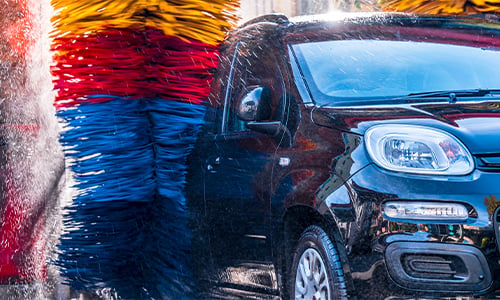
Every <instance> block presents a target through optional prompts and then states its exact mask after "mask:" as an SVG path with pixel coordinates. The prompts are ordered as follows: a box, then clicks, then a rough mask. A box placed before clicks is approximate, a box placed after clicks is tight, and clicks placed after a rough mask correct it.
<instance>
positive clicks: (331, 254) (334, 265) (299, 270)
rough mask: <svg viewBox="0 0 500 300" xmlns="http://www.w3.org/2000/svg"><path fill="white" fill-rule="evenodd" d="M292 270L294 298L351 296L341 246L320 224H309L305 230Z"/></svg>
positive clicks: (319, 299)
mask: <svg viewBox="0 0 500 300" xmlns="http://www.w3.org/2000/svg"><path fill="white" fill-rule="evenodd" d="M289 274H290V277H289V286H290V289H289V291H291V295H290V296H291V299H307V300H330V299H347V288H346V284H345V279H344V273H343V270H342V265H341V263H340V258H339V255H338V252H337V249H336V248H335V245H334V244H333V243H332V241H331V239H330V237H329V236H328V235H327V234H326V232H325V231H324V230H323V229H321V228H320V227H318V226H309V227H308V228H306V230H304V232H303V233H302V235H301V237H300V239H299V242H298V245H297V248H296V250H295V252H294V255H293V262H292V268H291V272H290V273H289Z"/></svg>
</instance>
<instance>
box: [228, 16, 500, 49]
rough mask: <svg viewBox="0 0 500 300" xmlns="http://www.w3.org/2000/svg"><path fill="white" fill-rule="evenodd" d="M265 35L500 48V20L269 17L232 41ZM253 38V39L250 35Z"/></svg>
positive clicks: (244, 27)
mask: <svg viewBox="0 0 500 300" xmlns="http://www.w3.org/2000/svg"><path fill="white" fill-rule="evenodd" d="M256 28H258V30H257V32H260V33H261V34H263V35H265V34H266V33H271V32H274V31H275V30H276V29H278V30H280V31H281V32H282V35H284V36H286V40H287V42H288V43H295V42H297V43H299V42H304V41H311V40H321V39H325V40H326V39H332V38H333V39H364V38H384V35H387V36H386V38H387V39H394V37H396V36H397V37H398V38H397V39H400V38H402V39H410V40H416V41H419V40H428V41H433V40H434V41H444V42H450V43H455V42H453V41H458V42H456V43H458V44H464V45H465V44H469V45H474V46H486V47H490V46H494V47H498V48H500V16H498V15H488V14H482V15H464V16H444V15H417V14H409V13H388V12H361V13H331V14H321V15H307V16H298V17H293V18H287V17H286V16H285V15H283V14H268V15H262V16H259V17H257V18H254V19H251V20H249V21H247V22H245V23H243V24H242V25H241V26H239V27H238V29H237V30H235V31H234V32H233V33H232V34H231V35H230V36H229V38H230V39H235V38H236V39H237V38H238V37H241V36H242V34H241V33H244V32H245V31H247V30H248V31H252V34H255V32H256ZM250 36H251V35H250Z"/></svg>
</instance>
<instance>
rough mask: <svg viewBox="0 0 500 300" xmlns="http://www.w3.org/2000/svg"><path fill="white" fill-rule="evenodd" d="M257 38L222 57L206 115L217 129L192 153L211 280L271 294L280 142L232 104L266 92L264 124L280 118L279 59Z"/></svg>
mask: <svg viewBox="0 0 500 300" xmlns="http://www.w3.org/2000/svg"><path fill="white" fill-rule="evenodd" d="M257 34H258V33H257V32H256V35H255V37H254V38H252V39H249V40H244V39H243V40H240V41H239V42H237V43H236V44H235V45H233V47H232V48H231V51H230V52H231V54H230V55H229V57H231V59H229V58H228V57H226V58H225V59H226V62H227V63H228V64H229V65H230V67H229V68H228V69H227V70H226V74H225V76H223V77H222V79H220V78H216V80H223V81H225V80H227V82H222V83H221V86H220V87H219V94H218V95H217V101H218V104H217V105H216V109H215V111H213V112H209V114H213V116H214V117H213V121H214V123H213V124H208V125H207V126H215V128H216V129H215V130H214V131H215V132H213V133H211V132H207V133H206V135H204V136H203V137H202V140H203V141H202V142H201V143H202V146H201V148H203V150H202V151H200V150H198V155H199V157H203V158H202V159H200V162H201V164H203V165H204V166H203V168H204V170H203V174H204V175H203V182H204V188H203V197H204V208H203V209H204V216H203V219H204V223H205V224H204V225H205V226H204V227H205V228H206V229H207V230H206V231H207V233H208V240H207V241H206V244H205V245H206V248H205V250H208V251H209V252H210V257H209V259H208V260H209V261H210V263H209V265H210V266H211V267H212V268H213V273H212V274H209V277H211V280H213V281H216V282H218V283H224V284H229V285H230V286H239V287H240V288H243V289H245V288H252V289H253V290H255V289H256V288H257V289H259V288H260V289H264V290H269V289H272V290H276V289H277V286H276V280H275V275H274V274H275V273H274V269H273V264H272V250H271V240H270V185H271V168H270V166H272V164H273V162H274V160H275V154H276V150H277V148H278V145H279V142H280V139H279V138H277V137H275V136H272V135H269V134H265V133H260V132H256V131H253V130H251V129H249V128H248V127H247V122H245V121H243V120H241V119H240V118H238V116H237V114H236V103H237V101H238V100H239V99H240V97H242V93H244V91H245V90H247V88H248V87H253V86H265V87H268V88H269V90H270V94H271V110H270V112H271V113H270V114H269V120H270V121H276V120H279V119H280V118H281V116H282V115H283V113H282V110H283V104H282V101H283V99H284V97H283V92H284V91H283V76H282V74H281V68H280V65H279V59H277V57H276V56H277V55H278V53H277V52H276V51H275V49H274V48H273V47H272V45H271V44H272V43H269V42H268V41H266V40H260V39H258V38H257V37H258V35H257ZM223 55H225V54H224V53H223ZM223 60H224V58H223ZM223 62H224V61H223ZM221 69H224V66H221ZM216 84H217V83H216ZM209 123H210V122H209ZM199 148H200V147H198V149H199ZM207 265H208V263H207Z"/></svg>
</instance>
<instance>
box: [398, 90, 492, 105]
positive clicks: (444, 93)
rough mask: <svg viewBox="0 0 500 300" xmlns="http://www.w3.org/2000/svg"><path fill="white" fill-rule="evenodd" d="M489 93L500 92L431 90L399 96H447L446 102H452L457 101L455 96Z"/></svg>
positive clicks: (481, 95)
mask: <svg viewBox="0 0 500 300" xmlns="http://www.w3.org/2000/svg"><path fill="white" fill-rule="evenodd" d="M489 94H500V89H470V90H451V91H433V92H422V93H411V94H408V95H407V96H403V97H401V98H405V99H421V98H431V97H447V98H448V102H450V103H454V102H456V101H457V97H483V96H486V95H489Z"/></svg>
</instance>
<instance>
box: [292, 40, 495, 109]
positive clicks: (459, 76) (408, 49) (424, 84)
mask: <svg viewBox="0 0 500 300" xmlns="http://www.w3.org/2000/svg"><path fill="white" fill-rule="evenodd" d="M292 47H293V50H294V51H295V53H296V54H297V57H298V62H299V65H300V67H301V69H302V70H303V72H304V75H305V77H306V80H307V82H308V86H309V88H310V89H311V93H312V94H313V98H314V100H315V101H316V102H318V103H320V104H326V103H332V102H335V101H340V102H342V101H350V100H352V99H355V98H358V99H359V98H376V97H393V96H404V95H408V94H410V93H421V92H431V91H448V90H464V89H499V88H500V83H499V81H498V78H500V52H499V51H497V50H493V49H484V48H476V47H469V46H459V45H448V44H438V43H424V42H410V41H384V40H341V41H339V40H335V41H323V42H313V43H303V44H297V45H293V46H292Z"/></svg>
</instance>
